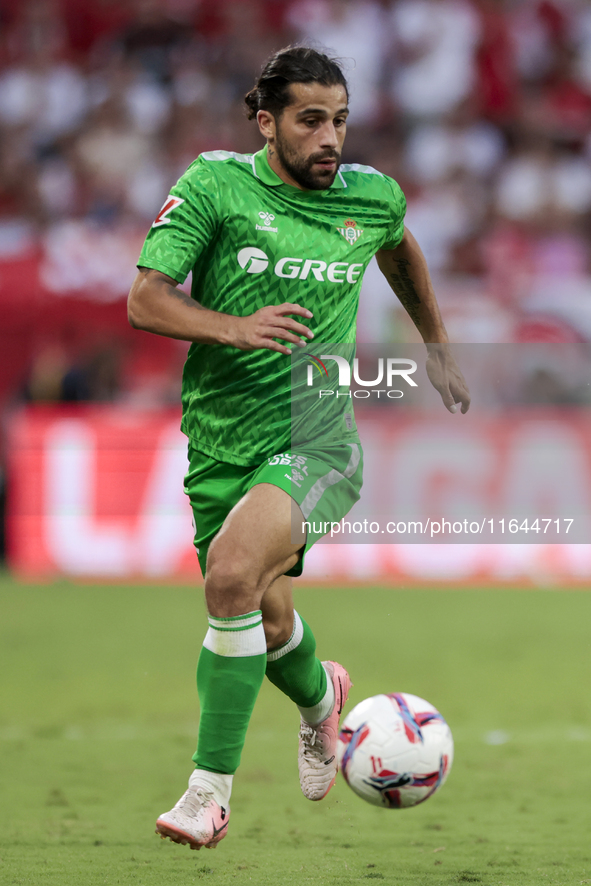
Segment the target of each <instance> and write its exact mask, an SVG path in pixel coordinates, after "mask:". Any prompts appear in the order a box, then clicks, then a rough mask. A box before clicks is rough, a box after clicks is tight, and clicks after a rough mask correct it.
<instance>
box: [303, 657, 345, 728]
mask: <svg viewBox="0 0 591 886" xmlns="http://www.w3.org/2000/svg"><path fill="white" fill-rule="evenodd" d="M322 667H323V668H324V665H322ZM324 670H325V672H326V692H325V694H324V698H322V699H321V700H320V701H319V702H318V704H315V705H313V706H312V707H311V708H301V707H300V706H299V705H298V706H297V707H298V711H299V712H300V714H301V715H302V719H303V720H305V721H306V723H309V724H310V726H318V724H319V723H322V721H323V720H326V718H327V717H329V716H330V715H331V714H332V710H333V708H334V706H335V701H336V698H335V694H334V684H333V682H332V677H331V676H330V674H329V673H328V671H327V670H326V668H324Z"/></svg>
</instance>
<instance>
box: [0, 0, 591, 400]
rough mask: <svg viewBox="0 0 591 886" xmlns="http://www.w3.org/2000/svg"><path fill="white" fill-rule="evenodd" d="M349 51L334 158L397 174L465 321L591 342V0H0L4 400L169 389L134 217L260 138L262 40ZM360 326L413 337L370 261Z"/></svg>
mask: <svg viewBox="0 0 591 886" xmlns="http://www.w3.org/2000/svg"><path fill="white" fill-rule="evenodd" d="M293 41H304V42H309V41H313V43H314V44H315V45H321V46H324V47H328V49H329V50H331V51H332V52H333V53H334V54H335V55H336V56H338V57H340V58H342V60H343V64H344V67H345V71H346V74H347V77H348V79H349V82H350V87H351V108H352V113H351V117H350V122H349V129H348V136H347V142H346V146H345V154H344V158H343V159H344V160H345V161H346V162H360V163H366V164H369V165H372V166H375V167H376V168H378V169H379V170H381V171H383V172H385V173H387V174H389V175H391V176H393V177H394V178H395V179H397V180H398V181H399V182H400V184H401V186H402V188H403V189H404V191H405V193H406V195H407V199H408V215H407V223H408V226H409V228H410V229H411V230H412V231H413V233H414V234H415V235H416V236H417V238H418V240H419V242H420V243H421V245H422V246H423V249H424V251H425V253H426V255H427V259H428V262H429V265H430V268H431V272H432V274H433V277H434V279H435V282H436V287H437V293H438V297H439V300H440V303H441V304H442V307H443V310H444V313H445V318H446V323H447V326H448V329H449V332H450V335H451V338H452V340H455V341H460V342H489V343H494V342H505V343H508V342H534V341H544V342H572V343H576V342H581V343H584V342H588V341H590V340H591V267H590V258H591V254H590V240H589V232H590V222H591V164H590V160H591V5H590V4H589V3H588V2H587V0H247V2H241V0H217V2H215V3H210V2H200V0H93V2H86V0H0V318H1V319H0V348H1V353H2V359H1V360H0V411H1V412H2V414H3V415H4V416H5V415H6V414H7V411H9V410H10V409H11V408H12V407H13V406H14V404H15V403H20V402H23V401H37V402H55V401H59V402H62V401H65V402H78V401H85V400H94V401H108V402H113V401H116V402H122V403H127V404H130V405H140V406H158V405H161V404H169V403H176V402H177V401H178V394H179V390H180V367H181V365H182V361H183V359H184V354H185V353H186V345H184V344H183V343H178V342H172V341H168V340H166V339H159V338H157V337H155V336H149V335H147V334H145V333H139V332H135V331H133V330H131V329H130V328H129V327H128V325H127V321H126V315H125V296H126V293H127V291H128V288H129V285H130V283H131V281H132V279H133V276H134V274H135V261H136V259H137V255H138V253H139V250H140V247H141V243H142V241H143V238H144V236H145V233H146V231H147V229H148V227H149V225H150V223H151V221H152V220H153V218H154V216H155V215H156V213H157V211H158V209H159V208H160V206H161V205H162V203H163V201H164V198H165V197H166V195H167V193H168V190H169V188H170V186H171V185H172V184H173V183H174V182H175V181H176V179H177V178H178V177H179V176H180V175H181V174H182V172H183V171H184V170H185V168H186V167H187V166H188V164H189V163H190V162H191V161H192V160H193V159H194V158H195V157H196V156H197V155H198V154H199V153H200V152H202V151H207V150H212V149H226V150H236V151H241V152H248V151H256V150H258V149H259V148H260V147H261V146H262V144H263V142H262V139H261V137H260V135H259V133H258V130H257V127H256V124H254V123H252V122H249V121H247V119H246V115H245V108H244V103H243V96H244V94H245V92H247V91H248V90H249V89H250V88H251V87H252V85H253V81H254V78H255V76H256V74H257V73H258V71H259V70H260V68H261V65H262V63H263V61H264V60H265V58H266V57H267V56H268V55H269V53H271V52H272V51H274V50H276V49H278V48H281V47H282V46H284V45H286V44H288V43H290V42H293ZM359 328H360V338H361V340H365V341H378V340H383V339H384V337H385V338H386V339H387V340H390V341H404V342H406V341H414V340H416V335H415V333H414V330H413V329H412V327H411V324H410V322H409V321H408V319H407V318H406V316H405V314H404V311H403V310H402V309H401V308H400V306H398V305H397V303H396V300H395V299H394V297H393V296H392V294H391V292H390V290H389V288H388V287H387V285H386V284H385V282H384V281H383V279H382V278H381V277H380V275H379V272H377V270H376V268H375V267H370V269H369V270H368V273H367V275H366V281H365V284H364V290H363V298H362V305H361V311H360V323H359Z"/></svg>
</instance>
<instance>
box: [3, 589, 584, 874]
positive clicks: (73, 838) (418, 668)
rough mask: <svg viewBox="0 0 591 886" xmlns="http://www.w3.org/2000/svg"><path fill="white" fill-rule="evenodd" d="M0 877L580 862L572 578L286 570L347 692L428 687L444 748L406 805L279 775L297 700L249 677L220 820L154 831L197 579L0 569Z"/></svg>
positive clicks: (188, 698)
mask: <svg viewBox="0 0 591 886" xmlns="http://www.w3.org/2000/svg"><path fill="white" fill-rule="evenodd" d="M0 601H1V608H0V660H1V674H2V679H1V681H0V754H1V757H0V759H1V762H0V797H1V803H0V817H1V823H0V835H1V836H0V883H1V884H3V886H4V884H13V883H14V884H17V883H18V884H21V883H23V884H43V886H74V884H75V886H82V884H83V886H95V884H97V886H98V884H109V886H115V884H122V886H123V884H125V886H127V884H133V886H163V884H183V886H184V884H192V883H203V882H205V883H209V884H211V886H218V884H219V886H225V884H251V883H252V884H257V886H266V884H269V886H271V884H273V886H274V884H283V883H285V884H307V883H310V884H351V883H360V884H363V883H368V882H369V881H376V882H377V881H380V882H382V883H384V884H396V886H406V884H414V886H423V884H424V886H447V884H467V883H479V884H486V886H526V884H527V886H534V884H535V886H539V884H573V886H574V884H576V886H579V884H583V883H591V698H590V691H589V687H590V686H591V656H590V655H589V653H590V646H591V633H590V627H589V626H590V625H591V594H589V593H585V592H581V591H563V592H557V591H550V590H537V591H511V590H473V591H467V590H461V591H455V590H408V589H407V590H394V589H392V590H389V589H385V588H379V589H376V588H357V589H353V588H348V589H319V590H313V589H301V590H298V591H297V594H296V605H297V606H298V608H299V609H300V611H301V612H302V613H303V614H304V615H305V617H306V619H307V620H308V621H309V622H310V624H311V625H312V626H313V629H314V631H315V634H316V638H317V641H318V652H319V654H320V655H321V656H322V657H326V658H331V657H332V658H336V659H338V660H340V661H342V662H343V663H344V664H345V665H346V666H347V667H348V668H349V670H350V673H351V676H352V679H353V682H354V684H355V685H354V688H353V690H352V693H351V698H350V701H349V705H348V707H350V706H352V705H353V704H355V703H357V702H358V701H360V700H361V699H362V698H364V697H366V696H368V695H373V694H375V693H378V692H381V691H387V692H390V691H396V690H402V691H408V692H413V693H416V694H418V695H421V696H423V697H425V698H427V699H429V700H430V701H432V702H433V703H434V704H435V705H437V706H438V707H439V708H440V710H441V711H442V713H443V714H444V716H445V717H446V718H447V720H448V722H449V723H450V725H451V728H452V730H453V733H454V737H455V743H456V758H455V763H454V766H453V768H452V771H451V774H450V777H449V779H448V781H447V783H446V785H445V786H444V788H443V789H442V790H441V791H440V793H439V794H437V795H436V796H434V797H433V798H432V799H430V800H429V801H428V802H427V803H425V804H423V805H422V806H419V807H417V808H416V809H408V810H400V811H397V810H392V811H390V810H382V809H377V808H374V807H371V806H368V805H367V804H365V803H363V802H362V801H361V800H360V799H358V798H357V797H356V796H355V795H354V794H353V793H352V792H351V791H350V790H349V788H348V787H347V785H346V784H345V783H344V781H342V780H341V779H338V780H337V784H336V786H335V788H333V790H332V791H331V793H330V795H329V796H328V797H327V799H326V800H324V801H323V802H322V803H310V802H309V801H307V800H305V799H304V798H303V796H302V795H301V794H300V791H299V785H298V778H297V762H296V748H297V723H298V719H297V715H296V711H295V709H294V708H293V706H292V705H291V704H290V703H289V702H288V701H287V699H285V698H284V697H283V696H281V695H280V694H279V693H278V692H277V690H276V689H275V688H274V687H273V686H271V685H270V684H267V685H265V686H264V687H263V690H262V692H261V695H260V697H259V700H258V702H257V706H256V709H255V713H254V715H253V719H252V722H251V728H250V731H249V734H248V739H247V742H246V747H245V749H244V753H243V758H242V766H241V768H240V769H239V771H238V775H237V777H236V779H235V790H234V794H233V797H232V819H231V822H230V831H229V835H228V837H227V838H226V839H225V840H224V841H223V842H222V843H221V844H220V846H219V847H218V848H217V849H216V850H215V851H211V850H202V851H200V852H191V851H190V850H189V849H188V847H181V846H177V845H173V844H171V843H170V842H169V841H166V842H165V841H161V840H159V839H158V838H157V837H156V836H155V834H154V832H153V831H154V820H155V818H156V816H157V815H158V813H160V812H163V811H165V810H167V809H168V808H170V806H172V805H173V803H174V802H175V801H176V800H177V799H178V797H179V796H180V794H181V793H182V791H183V790H184V787H185V784H186V780H187V777H188V775H189V772H190V766H191V754H192V753H193V750H194V742H195V734H196V726H197V719H198V712H197V701H196V691H195V683H194V670H195V663H196V658H197V654H198V651H199V647H200V645H201V641H202V638H203V635H204V633H205V624H206V619H205V611H204V605H203V594H202V591H200V590H197V591H194V590H192V589H190V588H187V587H154V586H151V587H143V586H142V587H138V586H126V587H113V586H107V587H103V586H97V585H86V586H76V585H74V584H68V583H60V584H54V585H47V586H44V587H35V586H29V585H19V584H17V583H16V582H14V581H12V580H11V579H9V578H4V579H2V580H0Z"/></svg>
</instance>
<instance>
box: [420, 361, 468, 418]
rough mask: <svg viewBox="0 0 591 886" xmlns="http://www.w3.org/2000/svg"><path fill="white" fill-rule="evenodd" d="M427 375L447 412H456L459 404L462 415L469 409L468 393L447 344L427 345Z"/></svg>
mask: <svg viewBox="0 0 591 886" xmlns="http://www.w3.org/2000/svg"><path fill="white" fill-rule="evenodd" d="M427 348H428V351H429V356H428V358H427V375H428V376H429V381H430V382H431V384H432V385H433V387H434V388H435V390H436V391H439V393H440V394H441V399H442V400H443V403H444V406H445V408H446V409H448V410H449V412H457V406H456V403H461V404H462V408H461V412H462V414H465V413H466V412H468V409H469V408H470V391H469V390H468V385H467V384H466V381H465V379H464V376H463V375H462V373H461V372H460V369H459V367H458V364H457V363H456V361H455V359H454V357H453V354H452V353H451V351H450V349H449V345H447V344H428V345H427Z"/></svg>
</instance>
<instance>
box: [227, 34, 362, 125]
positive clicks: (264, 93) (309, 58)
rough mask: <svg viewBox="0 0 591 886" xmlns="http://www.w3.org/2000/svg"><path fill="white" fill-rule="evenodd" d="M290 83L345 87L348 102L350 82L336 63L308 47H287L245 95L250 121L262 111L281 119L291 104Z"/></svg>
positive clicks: (281, 50) (270, 59)
mask: <svg viewBox="0 0 591 886" xmlns="http://www.w3.org/2000/svg"><path fill="white" fill-rule="evenodd" d="M290 83H320V84H321V85H322V86H337V85H340V86H344V88H345V92H346V93H347V101H348V100H349V90H348V87H347V81H346V80H345V75H344V74H343V70H342V68H341V65H340V63H339V61H337V59H334V58H330V57H329V56H328V55H325V53H323V52H319V51H318V50H317V49H312V48H311V47H309V46H287V47H285V49H280V50H279V52H276V53H275V54H274V55H272V56H271V58H269V59H268V60H267V62H266V63H265V66H264V68H263V70H262V72H261V75H260V77H259V78H258V80H257V81H256V83H255V85H254V87H253V88H252V89H251V90H250V92H248V93H247V94H246V95H245V97H244V101H245V102H246V106H247V107H248V119H249V120H253V119H254V118H255V117H256V115H257V111H261V110H264V111H269V112H270V113H271V114H273V116H274V117H279V116H281V113H282V111H283V109H284V108H285V107H287V105H288V104H289V103H290V101H291V96H290V94H289V85H290Z"/></svg>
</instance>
